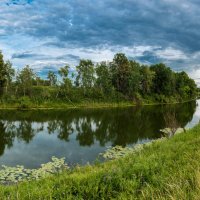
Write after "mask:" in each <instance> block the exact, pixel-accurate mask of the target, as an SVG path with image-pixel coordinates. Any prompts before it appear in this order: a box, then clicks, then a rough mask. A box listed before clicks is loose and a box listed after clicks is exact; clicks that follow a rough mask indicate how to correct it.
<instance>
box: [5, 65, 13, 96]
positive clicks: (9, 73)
mask: <svg viewBox="0 0 200 200" xmlns="http://www.w3.org/2000/svg"><path fill="white" fill-rule="evenodd" d="M4 68H5V87H6V93H7V92H8V87H9V86H10V85H11V83H12V80H13V77H14V76H15V70H14V69H13V68H12V63H11V62H10V61H7V62H6V63H5V64H4Z"/></svg>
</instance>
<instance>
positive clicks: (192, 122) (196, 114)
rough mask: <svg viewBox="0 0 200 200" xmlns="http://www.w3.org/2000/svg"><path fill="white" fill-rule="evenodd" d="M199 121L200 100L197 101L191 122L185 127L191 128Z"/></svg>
mask: <svg viewBox="0 0 200 200" xmlns="http://www.w3.org/2000/svg"><path fill="white" fill-rule="evenodd" d="M199 120H200V100H197V107H196V111H195V113H194V115H193V118H192V120H191V121H190V122H188V124H187V125H186V128H192V127H193V126H195V125H196V124H198V123H199Z"/></svg>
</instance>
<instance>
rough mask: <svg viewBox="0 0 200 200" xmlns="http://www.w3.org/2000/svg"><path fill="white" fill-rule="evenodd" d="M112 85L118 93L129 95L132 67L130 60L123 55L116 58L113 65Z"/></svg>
mask: <svg viewBox="0 0 200 200" xmlns="http://www.w3.org/2000/svg"><path fill="white" fill-rule="evenodd" d="M111 72H112V83H113V86H114V87H115V88H116V90H117V91H118V92H121V93H123V94H125V95H126V94H127V93H128V86H129V77H130V65H129V60H128V58H127V57H126V56H125V54H123V53H118V54H116V55H115V56H114V59H113V62H112V64H111Z"/></svg>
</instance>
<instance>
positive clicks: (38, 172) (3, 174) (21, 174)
mask: <svg viewBox="0 0 200 200" xmlns="http://www.w3.org/2000/svg"><path fill="white" fill-rule="evenodd" d="M2 167H3V169H2V170H0V184H4V185H9V184H14V183H18V182H21V181H26V180H38V179H40V178H44V177H46V176H49V175H51V174H56V173H60V172H62V171H63V170H67V169H69V167H68V166H67V164H65V158H61V159H59V158H56V157H52V161H51V162H48V163H46V164H42V165H41V167H40V168H39V169H25V168H24V166H19V165H17V166H16V167H7V166H5V165H3V166H2Z"/></svg>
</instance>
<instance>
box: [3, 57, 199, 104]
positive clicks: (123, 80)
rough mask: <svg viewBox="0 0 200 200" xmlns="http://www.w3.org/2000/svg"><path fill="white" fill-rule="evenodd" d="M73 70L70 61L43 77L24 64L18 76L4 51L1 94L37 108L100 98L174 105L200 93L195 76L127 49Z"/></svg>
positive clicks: (86, 102)
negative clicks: (142, 60) (144, 61)
mask: <svg viewBox="0 0 200 200" xmlns="http://www.w3.org/2000/svg"><path fill="white" fill-rule="evenodd" d="M69 72H70V66H68V65H66V66H64V67H61V68H60V69H59V70H58V71H57V72H53V71H49V72H48V75H47V80H44V79H42V78H40V77H38V76H37V75H36V74H35V73H34V72H33V69H31V68H30V67H29V66H26V67H25V68H24V69H22V70H21V71H20V72H18V73H17V76H16V80H14V79H13V77H14V75H15V71H14V69H13V68H12V64H11V63H10V62H9V61H7V62H4V60H3V55H2V53H0V95H1V98H2V99H3V102H4V103H8V102H11V101H10V99H9V96H15V98H12V99H17V98H20V97H22V96H28V97H29V98H30V99H31V103H32V105H34V106H35V107H38V106H41V105H42V104H43V105H44V106H46V105H47V104H48V105H55V104H56V105H57V104H60V103H62V104H66V103H67V104H69V105H73V106H75V104H77V103H81V104H85V105H86V104H87V105H88V104H90V103H102V102H104V103H113V104H115V103H119V102H127V103H131V104H134V105H136V104H142V103H148V102H149V103H155V102H158V103H170V102H173V103H174V102H181V101H187V100H192V99H195V98H196V97H197V96H198V91H197V86H196V84H195V82H194V80H192V79H191V78H189V76H188V75H187V74H186V73H185V72H180V73H175V72H173V71H172V70H171V69H170V68H169V67H167V66H166V65H165V64H163V63H160V64H155V65H152V66H144V65H140V64H139V63H138V62H136V61H133V60H129V59H128V58H127V57H126V55H125V54H123V53H118V54H116V55H115V56H114V58H113V61H112V62H101V63H97V64H94V63H93V62H92V61H91V60H80V63H79V65H78V66H77V67H76V71H75V72H73V73H72V74H70V73H69ZM56 74H59V76H60V77H57V75H56ZM12 102H13V100H12ZM14 103H15V102H14ZM16 104H17V101H16ZM18 107H21V104H20V105H18ZM22 107H23V106H22ZM25 107H26V106H25Z"/></svg>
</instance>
